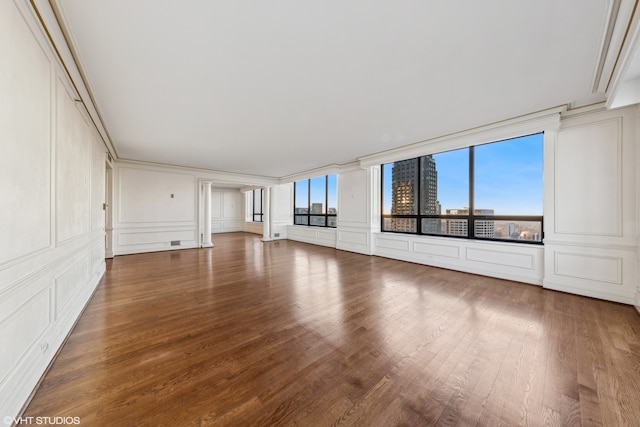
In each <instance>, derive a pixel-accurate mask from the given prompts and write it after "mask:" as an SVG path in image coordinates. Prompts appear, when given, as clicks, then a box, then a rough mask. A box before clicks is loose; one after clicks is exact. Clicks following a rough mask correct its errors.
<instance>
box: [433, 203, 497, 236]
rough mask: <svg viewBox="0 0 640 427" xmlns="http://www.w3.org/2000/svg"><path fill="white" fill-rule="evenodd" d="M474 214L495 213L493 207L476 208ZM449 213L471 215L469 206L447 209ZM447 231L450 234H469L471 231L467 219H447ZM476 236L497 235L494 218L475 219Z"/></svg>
mask: <svg viewBox="0 0 640 427" xmlns="http://www.w3.org/2000/svg"><path fill="white" fill-rule="evenodd" d="M473 214H474V215H493V214H494V211H493V209H474V210H473ZM447 215H469V208H461V209H447ZM446 228H447V230H446V233H445V234H447V235H449V236H467V235H468V233H469V227H468V221H467V220H466V219H448V220H446ZM474 232H475V237H488V238H493V237H495V234H496V232H495V224H494V222H493V220H485V219H480V220H476V221H475V227H474Z"/></svg>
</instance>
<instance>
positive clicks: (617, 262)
mask: <svg viewBox="0 0 640 427" xmlns="http://www.w3.org/2000/svg"><path fill="white" fill-rule="evenodd" d="M554 255H555V260H554V261H555V262H554V264H555V271H554V272H555V274H556V275H558V276H566V277H571V278H576V279H587V280H593V281H598V282H607V283H611V284H614V285H622V258H621V257H613V256H595V255H585V254H579V253H571V252H555V253H554Z"/></svg>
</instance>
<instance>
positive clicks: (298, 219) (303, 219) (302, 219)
mask: <svg viewBox="0 0 640 427" xmlns="http://www.w3.org/2000/svg"><path fill="white" fill-rule="evenodd" d="M293 223H294V224H295V225H309V217H308V216H306V215H295V216H294V221H293Z"/></svg>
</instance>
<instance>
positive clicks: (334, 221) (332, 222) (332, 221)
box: [327, 216, 338, 227]
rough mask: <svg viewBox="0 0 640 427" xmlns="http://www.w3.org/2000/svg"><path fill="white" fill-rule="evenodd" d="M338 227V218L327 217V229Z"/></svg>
mask: <svg viewBox="0 0 640 427" xmlns="http://www.w3.org/2000/svg"><path fill="white" fill-rule="evenodd" d="M337 226H338V218H337V217H335V216H330V217H327V227H337Z"/></svg>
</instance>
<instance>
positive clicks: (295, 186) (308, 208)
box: [293, 175, 338, 228]
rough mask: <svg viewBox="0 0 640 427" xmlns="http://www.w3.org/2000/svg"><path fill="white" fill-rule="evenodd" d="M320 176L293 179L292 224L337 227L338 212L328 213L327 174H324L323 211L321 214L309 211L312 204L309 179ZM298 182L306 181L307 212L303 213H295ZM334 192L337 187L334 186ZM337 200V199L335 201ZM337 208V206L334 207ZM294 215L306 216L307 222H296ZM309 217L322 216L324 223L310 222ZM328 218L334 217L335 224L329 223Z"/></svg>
mask: <svg viewBox="0 0 640 427" xmlns="http://www.w3.org/2000/svg"><path fill="white" fill-rule="evenodd" d="M320 177H322V175H320V176H317V177H312V178H307V179H301V180H298V181H295V182H294V183H293V225H297V226H300V227H322V228H336V227H337V225H338V224H337V217H338V214H337V213H335V214H330V213H329V175H324V213H323V214H319V213H311V205H312V201H311V180H312V179H317V178H320ZM299 182H306V183H307V213H306V214H303V213H296V209H297V208H298V206H297V203H296V195H297V193H298V191H297V186H298V183H299ZM336 187H337V180H336ZM336 192H337V188H336ZM336 202H337V201H336ZM336 210H337V208H336ZM296 217H306V218H307V223H306V224H296ZM311 217H324V225H319V224H312V223H311ZM329 218H335V220H334V221H333V222H334V223H335V224H336V225H329Z"/></svg>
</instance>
